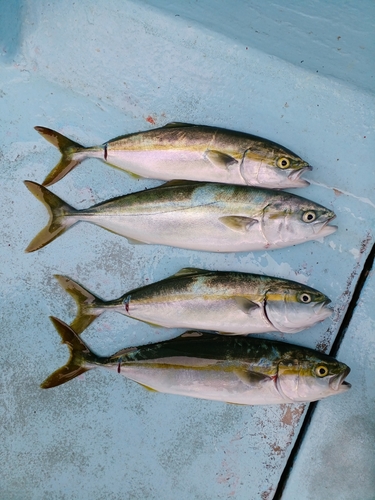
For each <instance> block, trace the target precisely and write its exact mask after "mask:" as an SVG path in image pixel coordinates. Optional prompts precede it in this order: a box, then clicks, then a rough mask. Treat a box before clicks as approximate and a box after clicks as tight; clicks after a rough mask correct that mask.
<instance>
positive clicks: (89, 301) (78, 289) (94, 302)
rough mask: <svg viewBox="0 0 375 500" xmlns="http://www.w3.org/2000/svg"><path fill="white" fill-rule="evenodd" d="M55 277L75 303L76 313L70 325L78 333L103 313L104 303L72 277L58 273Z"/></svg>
mask: <svg viewBox="0 0 375 500" xmlns="http://www.w3.org/2000/svg"><path fill="white" fill-rule="evenodd" d="M55 278H56V279H57V281H58V282H59V283H60V285H61V286H62V287H63V289H64V290H65V291H66V292H68V293H69V294H70V295H71V296H72V297H73V298H74V300H75V301H76V303H77V308H78V311H77V315H76V317H75V319H74V320H73V322H72V323H71V324H70V326H71V327H72V328H73V330H74V331H75V332H76V333H77V334H78V335H79V334H80V333H82V332H83V331H84V330H85V329H86V328H87V327H88V326H89V325H90V324H91V323H92V322H93V321H94V320H95V319H96V318H97V317H99V316H100V315H101V314H102V313H103V310H104V307H105V303H104V301H103V300H101V299H99V298H98V297H96V296H95V295H94V294H93V293H91V292H89V291H88V290H86V288H84V287H83V286H81V285H79V284H78V283H76V282H75V281H73V280H72V279H70V278H67V277H66V276H61V275H59V274H55Z"/></svg>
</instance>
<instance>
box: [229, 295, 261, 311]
mask: <svg viewBox="0 0 375 500" xmlns="http://www.w3.org/2000/svg"><path fill="white" fill-rule="evenodd" d="M234 300H235V301H236V302H237V305H238V307H239V308H240V309H241V311H243V312H244V313H246V314H249V313H250V312H251V311H255V310H256V309H258V308H259V305H258V304H256V303H255V302H253V301H251V300H249V299H247V298H246V297H234Z"/></svg>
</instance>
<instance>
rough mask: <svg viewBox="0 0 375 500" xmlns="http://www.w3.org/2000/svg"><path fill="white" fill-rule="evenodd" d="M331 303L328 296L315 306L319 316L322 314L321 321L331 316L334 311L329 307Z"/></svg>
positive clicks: (315, 311)
mask: <svg viewBox="0 0 375 500" xmlns="http://www.w3.org/2000/svg"><path fill="white" fill-rule="evenodd" d="M329 304H331V300H330V299H328V298H327V299H326V300H325V301H324V302H321V303H319V304H316V305H315V306H314V313H315V314H316V315H317V316H320V318H321V321H324V320H325V319H326V318H329V316H331V314H332V313H333V308H332V307H329Z"/></svg>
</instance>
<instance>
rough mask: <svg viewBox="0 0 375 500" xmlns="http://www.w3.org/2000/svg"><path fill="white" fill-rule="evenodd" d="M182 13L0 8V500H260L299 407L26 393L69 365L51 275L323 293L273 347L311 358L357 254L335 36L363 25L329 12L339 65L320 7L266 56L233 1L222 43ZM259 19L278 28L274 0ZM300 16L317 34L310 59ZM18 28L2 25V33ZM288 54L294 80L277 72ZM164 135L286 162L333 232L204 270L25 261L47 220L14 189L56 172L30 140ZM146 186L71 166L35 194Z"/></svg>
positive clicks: (88, 251)
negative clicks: (248, 143) (275, 281)
mask: <svg viewBox="0 0 375 500" xmlns="http://www.w3.org/2000/svg"><path fill="white" fill-rule="evenodd" d="M183 5H184V8H183V10H181V9H182V6H179V9H180V10H179V12H176V13H174V12H173V10H174V9H173V4H170V3H169V2H160V4H159V5H157V6H156V3H155V5H154V6H153V5H151V3H145V2H136V1H134V2H130V1H126V2H123V1H120V0H112V1H110V2H108V1H106V2H104V1H98V2H95V4H92V3H91V2H88V1H82V2H79V3H78V2H56V1H49V2H47V1H45V0H42V1H40V2H34V1H32V0H29V1H25V2H20V3H16V2H14V3H13V2H12V6H13V8H12V9H11V8H10V7H9V6H8V7H7V9H6V10H4V11H3V12H4V16H5V18H6V19H8V23H5V25H6V26H7V29H6V30H4V31H3V32H2V36H1V37H0V51H1V52H0V53H1V54H2V56H1V62H0V115H1V117H2V120H1V123H0V149H1V151H0V158H1V170H0V179H1V200H0V204H1V212H0V213H1V216H0V217H1V226H0V239H1V241H2V242H3V245H2V246H1V249H0V258H1V261H2V266H1V291H0V293H1V295H0V304H1V313H2V322H1V330H2V335H1V340H0V346H1V353H2V365H1V393H2V403H1V407H0V420H1V422H2V428H3V431H2V446H1V448H0V456H1V462H2V464H3V466H2V470H1V472H0V474H1V480H0V493H1V494H0V498H4V499H19V498H25V496H27V497H28V498H30V499H38V500H39V499H44V498H45V499H47V498H48V499H74V498H77V497H78V496H79V498H81V499H82V500H85V499H88V498H90V499H92V500H96V499H100V498H108V499H123V498H134V499H138V498H139V499H140V498H164V499H169V498H171V499H172V498H176V497H178V498H181V499H186V500H187V499H189V500H190V499H191V498H197V499H212V498H238V499H242V498H243V499H248V498H254V499H256V498H262V499H270V498H272V496H273V492H274V490H275V488H276V486H277V483H278V480H279V477H280V474H281V473H282V470H283V468H284V466H285V463H286V460H287V458H288V455H289V453H290V450H291V447H292V446H293V443H294V440H295V437H296V435H297V433H298V431H299V428H300V425H301V421H302V419H303V411H304V405H295V406H289V405H285V406H281V407H268V408H267V407H264V408H263V407H258V408H251V407H238V406H229V405H225V404H221V403H215V402H206V401H197V400H193V399H188V398H182V397H177V396H167V395H162V394H151V393H148V392H147V391H145V390H144V389H143V388H142V387H140V386H138V385H136V384H134V383H132V382H130V381H126V380H125V379H124V378H123V377H119V376H116V375H115V374H110V373H106V372H105V371H100V370H98V371H93V372H90V373H88V374H85V375H84V377H82V378H80V379H76V380H74V381H72V382H71V383H69V384H66V385H65V386H62V387H61V388H58V389H56V390H49V391H42V390H41V389H39V384H40V382H41V381H42V380H43V379H44V378H45V377H46V376H47V375H48V374H49V373H50V372H52V371H53V370H55V369H56V368H57V367H59V366H60V365H62V364H63V363H65V361H66V359H67V356H68V352H67V349H66V347H64V346H61V345H60V344H59V338H58V336H57V334H56V332H55V331H54V329H53V326H52V325H51V323H50V321H49V319H48V316H49V315H51V314H53V315H56V316H58V317H59V318H61V319H63V320H66V321H69V320H70V319H72V318H73V316H74V312H75V304H74V303H73V301H72V300H71V299H70V298H69V297H68V296H67V295H66V294H65V293H64V292H63V291H62V290H61V289H60V287H59V285H58V284H57V282H56V281H55V280H54V279H53V277H52V276H53V274H55V273H59V274H66V275H68V276H71V277H72V278H74V279H77V280H78V281H80V282H82V283H83V284H85V285H86V286H87V287H88V288H90V289H92V290H93V291H96V292H97V293H98V294H99V295H101V296H102V297H104V298H112V297H115V296H118V295H120V294H122V293H124V291H125V290H127V289H131V288H133V287H136V286H140V285H143V284H146V283H149V282H152V281H156V280H158V279H162V278H163V277H166V276H168V275H170V274H172V273H174V272H176V271H177V270H178V269H180V268H182V267H187V266H196V267H201V268H208V269H221V270H238V271H247V272H259V273H264V274H270V275H275V276H281V277H284V278H290V279H294V280H298V281H301V282H304V283H307V284H308V285H311V286H313V287H315V288H318V289H320V290H321V291H322V292H324V293H326V294H327V295H328V296H330V297H331V299H332V301H333V304H334V307H335V313H334V316H333V319H332V320H327V321H326V322H324V323H322V324H321V325H318V326H316V327H315V328H313V329H310V330H308V331H305V332H301V333H299V334H297V335H294V336H293V337H287V336H284V339H286V340H288V341H291V342H294V343H296V344H300V345H306V346H312V347H313V346H317V345H318V346H319V347H320V348H321V349H328V348H329V346H330V344H331V342H332V340H333V339H334V337H335V335H336V333H337V330H338V328H339V325H340V323H341V321H342V318H343V315H344V313H345V310H346V308H347V305H348V303H349V301H350V298H351V294H352V290H353V288H354V286H355V283H356V280H357V277H358V275H359V273H360V271H361V269H362V266H363V263H364V260H365V258H366V256H367V255H368V252H369V251H370V248H371V245H372V244H373V243H374V227H375V226H374V223H375V200H374V195H373V193H374V188H375V173H374V170H373V167H372V165H373V157H374V151H375V147H374V97H373V94H371V93H370V92H369V88H370V87H371V82H372V80H371V75H373V73H372V70H371V64H372V59H371V58H370V56H369V53H370V51H369V50H368V47H369V44H370V43H371V40H372V31H371V30H370V29H369V27H368V26H369V24H368V21H366V20H365V22H363V23H362V27H361V30H363V35H364V39H365V41H366V44H365V45H364V47H365V48H364V49H362V48H358V43H359V42H358V40H357V37H358V33H357V31H356V29H354V28H355V26H358V24H357V23H358V16H359V12H360V11H359V10H358V9H362V11H363V10H365V9H366V8H367V9H370V10H371V9H372V8H373V4H372V2H362V3H358V2H346V4H345V5H346V6H347V7H348V10H347V11H345V12H346V14H344V10H343V11H340V19H341V21H340V27H342V28H343V29H344V31H343V33H347V37H348V40H345V47H346V51H344V54H342V52H343V51H336V52H335V49H334V45H333V41H332V47H331V46H329V45H327V43H326V41H327V40H331V39H332V37H333V38H334V37H337V36H340V35H342V32H341V30H340V32H339V31H338V33H337V35H336V33H335V34H334V35H333V34H332V31H333V30H332V28H331V24H328V23H320V22H319V17H318V18H312V17H311V16H312V14H311V10H314V9H313V6H314V5H315V12H318V13H319V12H320V13H321V14H319V15H320V16H323V17H324V16H325V15H326V16H328V17H329V16H330V15H331V17H333V14H334V13H336V11H337V3H336V2H329V3H328V5H329V7H326V5H327V2H315V3H314V4H312V3H309V4H307V3H306V4H304V5H303V6H302V5H298V9H299V12H300V14H298V13H295V14H294V15H293V16H292V17H291V19H290V20H289V21H288V22H289V24H288V22H287V21H286V20H285V19H284V18H283V21H282V22H281V28H282V27H285V30H281V33H282V35H283V36H282V40H283V42H282V44H281V43H280V44H279V43H277V41H278V40H279V41H280V38H281V36H277V34H278V33H280V32H279V31H277V30H275V29H272V30H271V33H269V35H270V36H271V34H272V33H273V34H274V35H272V36H271V39H270V40H271V41H273V42H275V43H271V44H269V43H268V42H266V35H264V36H263V37H262V38H260V39H258V38H257V35H258V34H257V33H256V32H254V30H250V29H249V31H248V33H246V29H245V27H244V25H243V24H241V23H244V22H245V19H246V16H249V17H251V16H250V14H249V10H248V7H247V6H246V5H245V3H244V2H238V5H237V14H236V16H235V17H236V19H238V23H239V26H240V27H241V29H240V30H239V31H240V34H241V36H238V37H236V36H234V32H233V22H234V21H233V22H229V23H226V25H225V24H223V20H225V19H226V18H228V15H229V11H228V9H229V8H228V6H227V5H223V6H222V8H218V7H217V4H216V3H215V7H213V3H212V2H211V3H209V2H208V1H206V2H196V3H195V2H194V3H184V4H183ZM228 5H229V4H228ZM230 5H231V6H232V5H233V4H232V3H231V4H230ZM278 5H279V7H280V9H284V11H283V12H284V13H285V11H286V9H287V6H290V2H285V3H282V2H279V4H278ZM210 6H211V15H212V17H211V22H210V23H208V22H207V18H206V17H205V16H203V18H202V19H201V18H200V20H199V22H198V19H197V13H199V11H200V10H201V11H202V12H203V11H205V10H209V8H210ZM251 8H252V9H253V11H254V9H256V10H257V11H258V12H259V16H258V17H257V20H256V23H257V31H265V29H266V25H268V24H269V19H270V16H271V11H270V10H269V8H268V7H267V6H264V5H263V2H257V3H254V2H252V7H251ZM288 8H289V7H288ZM296 8H297V7H296ZM231 9H232V7H231ZM280 9H279V11H280ZM276 10H277V9H276ZM253 11H252V12H253ZM230 12H231V15H232V16H233V15H234V14H233V11H230ZM176 14H179V16H176ZM283 15H284V14H283ZM20 16H21V17H20ZM309 16H310V19H311V23H312V24H313V26H314V29H317V28H318V27H319V30H318V32H317V33H316V36H315V38H314V43H312V44H311V43H309V42H308V37H307V34H308V31H307V30H309V26H310V22H309V21H308V19H309ZM198 17H200V16H198ZM368 17H371V16H368ZM20 18H21V20H22V23H21V25H19V24H18V23H17V22H14V19H20ZM3 19H4V18H3ZM252 19H253V18H252ZM302 19H303V20H304V23H302V24H301V20H302ZM335 19H336V18H335ZM366 19H367V17H366ZM249 22H250V21H249ZM251 22H253V20H251ZM275 22H276V24H277V17H275ZM335 22H336V21H335ZM337 22H338V21H337ZM12 26H13V29H12V28H11V27H12ZM223 26H226V28H227V29H224V28H223ZM350 26H351V27H352V28H353V29H352V28H350ZM274 27H275V25H274ZM314 33H315V31H314ZM247 34H248V37H247ZM343 38H344V37H343ZM302 39H304V40H305V43H300V41H301V40H302ZM267 40H268V39H267ZM349 40H350V41H349ZM357 42H358V43H357ZM335 43H336V42H335ZM342 43H344V40H342ZM324 44H325V45H324ZM322 46H325V47H326V48H327V50H320V49H319V48H320V47H322ZM354 47H355V48H354ZM271 48H273V50H271ZM5 51H6V52H5ZM327 51H328V52H327ZM300 53H301V54H302V53H303V54H302V55H303V57H302V56H301V60H302V59H303V58H305V59H306V61H307V60H310V63H309V66H308V65H305V66H302V65H301V64H299V65H298V64H297V63H296V60H295V58H297V56H298V57H299V55H300ZM329 54H331V56H332V58H330V57H328V55H329ZM359 54H365V55H363V56H362V55H361V56H360V57H359ZM366 54H367V55H366ZM284 56H285V57H284ZM317 60H319V62H320V63H321V64H322V65H323V62H325V61H328V60H329V67H330V70H329V71H327V72H326V73H324V76H322V71H321V70H320V69H319V68H318V67H317V69H318V70H319V73H316V70H315V69H314V68H315V66H316V61H317ZM352 60H355V61H356V66H355V67H354V69H353V70H352V69H350V67H349V66H348V64H349V62H350V61H352ZM303 64H304V63H303ZM306 67H307V70H306ZM345 68H346V69H347V70H346V69H345ZM348 68H349V69H348ZM349 70H350V71H349ZM363 74H366V78H365V79H363V77H362V76H361V75H363ZM332 75H333V76H334V78H331V76H332ZM362 83H363V85H362ZM174 120H178V121H187V122H195V123H203V124H210V125H219V126H223V127H226V128H232V129H237V130H243V131H245V132H250V133H255V134H258V135H261V136H264V137H267V138H269V139H271V140H275V141H277V142H279V143H281V144H283V145H285V146H286V147H289V148H290V149H292V150H294V151H296V153H298V154H300V155H301V156H302V157H303V158H305V159H306V160H307V161H309V162H310V163H311V164H312V165H313V166H314V170H313V172H311V174H309V179H310V180H311V181H312V183H313V184H312V185H311V186H310V187H309V188H308V189H306V190H303V191H298V193H299V194H301V195H303V196H306V197H308V198H311V199H313V200H314V201H317V202H318V203H322V204H323V205H325V206H327V207H332V208H333V210H334V211H335V212H336V213H337V224H338V226H339V231H338V232H337V233H335V234H333V235H331V236H330V237H328V238H327V239H326V240H325V241H324V242H310V243H306V244H304V245H300V246H297V247H293V248H290V249H283V250H280V251H273V252H258V253H249V254H238V255H234V254H226V255H214V256H212V255H211V254H207V253H200V252H189V251H184V250H177V249H171V248H167V247H157V246H131V245H129V244H128V242H127V241H126V240H125V239H123V238H120V237H119V236H116V235H113V234H111V233H108V232H106V231H104V230H102V229H100V228H98V227H94V226H93V225H90V224H83V223H82V224H79V225H77V226H76V227H74V228H72V229H71V230H69V231H68V232H67V233H65V234H64V235H63V236H62V237H61V238H59V239H58V240H56V241H54V242H53V243H51V244H50V245H49V246H47V247H46V248H44V249H42V250H41V251H39V252H36V253H33V254H27V255H26V254H24V248H25V247H26V246H27V245H28V243H29V242H30V240H31V239H32V238H33V237H34V236H35V234H36V233H37V232H38V231H39V230H40V229H41V228H42V227H43V226H44V224H45V223H46V221H47V214H46V211H45V209H44V207H43V206H42V205H41V204H40V203H39V202H38V201H37V200H36V199H35V198H34V197H32V195H31V194H30V193H29V192H28V191H27V190H26V188H25V187H24V185H23V183H22V181H23V180H25V179H30V180H35V181H37V182H41V181H42V180H43V179H44V177H45V175H46V174H47V173H48V172H49V171H50V169H51V168H52V167H53V166H54V165H55V163H56V161H57V160H58V157H59V154H58V152H57V151H56V150H55V149H54V148H53V147H52V146H51V145H49V144H48V143H47V142H45V141H44V140H43V139H42V138H41V137H40V136H39V135H38V134H37V133H36V132H35V131H34V130H33V126H35V125H43V126H48V127H50V128H54V129H57V130H59V131H61V132H62V133H64V134H66V135H69V136H70V137H72V138H73V139H75V140H77V141H78V142H81V143H83V144H85V145H90V144H96V143H101V142H104V141H105V140H108V139H110V138H112V137H115V136H117V135H119V134H123V133H127V132H134V131H136V130H144V129H147V128H150V127H151V124H150V122H152V121H153V122H155V125H163V124H165V123H167V122H169V121H174ZM157 184H158V183H157V182H154V181H144V180H139V181H135V180H134V179H131V178H130V177H128V176H127V175H126V174H124V173H122V172H119V171H117V170H115V169H111V168H110V167H108V166H105V165H103V164H102V163H100V162H99V161H97V160H87V161H85V163H84V164H83V165H82V166H80V167H78V168H77V169H76V170H75V171H74V172H72V173H71V174H69V175H68V176H67V177H66V178H65V179H63V180H62V181H61V182H60V183H58V184H56V185H55V186H53V191H54V192H56V193H57V194H58V195H60V196H61V197H63V198H64V199H66V200H67V201H69V202H70V203H71V204H72V205H74V206H76V207H77V208H83V207H85V206H90V205H92V204H93V203H96V202H99V201H101V200H104V199H107V198H109V197H112V196H116V195H119V194H123V193H127V192H131V191H136V190H139V189H143V188H145V187H149V186H152V185H157ZM176 333H177V332H176V331H166V330H159V329H157V330H155V329H152V328H150V327H149V326H147V325H144V324H142V323H140V322H136V321H132V320H131V319H128V318H124V317H121V316H114V315H108V316H107V315H103V317H101V318H100V319H99V320H98V321H97V322H95V324H94V325H91V326H90V328H89V329H88V330H87V331H86V332H85V333H84V338H85V339H86V340H87V342H89V343H90V345H91V346H92V347H93V348H95V349H96V350H97V351H99V352H101V353H103V354H105V353H110V352H113V351H114V350H117V349H119V348H122V347H125V346H129V345H134V344H143V343H145V342H152V341H155V340H161V339H166V338H170V337H172V336H174V335H175V334H176ZM274 337H275V338H280V337H278V336H276V335H275V336H274ZM349 354H350V353H348V352H345V351H342V353H340V359H341V360H342V361H344V362H347V363H348V364H349V365H350V361H351V360H352V358H351V356H350V355H349ZM356 377H357V376H356V375H355V373H353V383H355V380H356ZM350 397H352V396H350ZM345 401H350V400H349V399H348V394H346V395H343V396H341V397H340V398H337V399H332V401H324V402H322V403H319V405H322V407H326V405H327V404H329V405H332V408H335V404H337V405H341V407H342V406H345ZM347 404H349V403H347ZM330 407H331V406H330ZM339 407H340V406H338V408H339ZM336 430H337V432H338V429H336ZM302 479H304V478H303V476H302ZM302 479H301V480H302ZM77 489H79V490H77ZM77 491H79V494H77Z"/></svg>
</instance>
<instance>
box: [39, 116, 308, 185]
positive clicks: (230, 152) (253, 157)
mask: <svg viewBox="0 0 375 500" xmlns="http://www.w3.org/2000/svg"><path fill="white" fill-rule="evenodd" d="M35 129H36V130H37V131H38V132H39V133H40V134H41V135H42V136H43V137H44V138H45V139H46V140H48V141H49V142H51V143H52V144H54V145H55V146H56V147H58V148H59V149H60V151H61V153H62V159H61V161H60V162H59V163H58V165H57V166H56V167H55V168H54V169H53V170H52V171H51V173H50V174H49V175H48V176H47V177H46V179H45V180H44V182H43V185H45V186H48V185H51V184H54V183H55V182H57V181H58V180H60V179H61V178H62V177H64V176H65V175H66V174H67V173H68V172H69V171H70V170H72V169H73V168H74V167H76V166H77V165H78V164H79V163H81V162H82V161H83V160H84V159H85V158H99V159H100V160H102V161H104V162H105V163H108V164H109V165H112V166H114V167H117V168H120V169H122V170H126V171H127V172H130V173H132V174H135V175H137V176H140V177H146V178H152V179H160V180H172V179H188V180H197V181H208V182H221V183H228V184H241V185H252V186H261V187H268V188H276V189H281V188H294V187H304V186H307V185H308V184H309V183H308V182H307V181H305V180H303V179H301V178H300V176H301V174H302V173H303V172H304V171H306V170H311V167H310V166H309V165H308V163H307V162H305V161H303V160H302V159H301V158H300V157H299V156H297V155H296V154H295V153H293V152H292V151H290V150H289V149H286V148H284V147H283V146H281V145H279V144H276V143H275V142H272V141H269V140H267V139H263V138H261V137H257V136H254V135H250V134H245V133H242V132H236V131H233V130H226V129H222V128H218V127H209V126H203V125H191V124H186V123H170V124H168V125H166V126H164V127H161V128H157V129H153V130H148V131H146V132H138V133H135V134H128V135H124V136H121V137H116V138H115V139H112V140H110V141H108V142H106V143H105V144H103V145H100V146H93V147H89V148H85V147H83V146H81V145H80V144H78V143H76V142H73V141H71V140H70V139H68V138H67V137H64V136H63V135H61V134H59V133H58V132H56V131H54V130H51V129H48V128H45V127H35Z"/></svg>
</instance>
